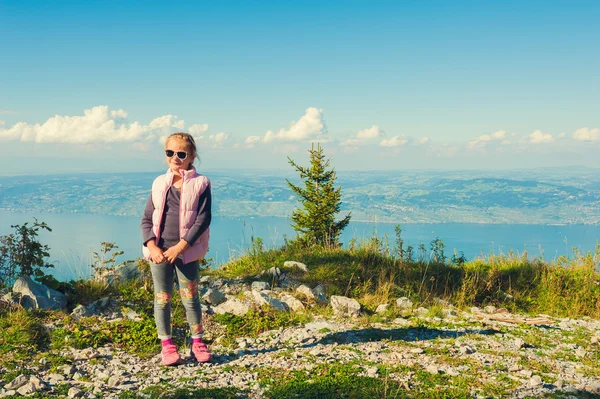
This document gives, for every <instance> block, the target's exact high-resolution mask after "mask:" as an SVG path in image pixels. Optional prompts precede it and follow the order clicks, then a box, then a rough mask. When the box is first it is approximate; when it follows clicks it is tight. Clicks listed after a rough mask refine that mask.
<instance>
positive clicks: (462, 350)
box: [458, 345, 475, 355]
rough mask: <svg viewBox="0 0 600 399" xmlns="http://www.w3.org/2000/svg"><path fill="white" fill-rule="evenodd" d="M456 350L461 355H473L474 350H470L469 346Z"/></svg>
mask: <svg viewBox="0 0 600 399" xmlns="http://www.w3.org/2000/svg"><path fill="white" fill-rule="evenodd" d="M458 350H459V351H460V353H462V354H463V355H470V354H472V353H475V350H474V349H473V348H471V347H470V346H468V345H465V346H461V347H460V348H458Z"/></svg>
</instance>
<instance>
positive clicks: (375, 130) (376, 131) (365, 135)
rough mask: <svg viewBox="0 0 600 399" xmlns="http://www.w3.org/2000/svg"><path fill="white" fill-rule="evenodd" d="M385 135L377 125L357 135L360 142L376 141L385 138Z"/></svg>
mask: <svg viewBox="0 0 600 399" xmlns="http://www.w3.org/2000/svg"><path fill="white" fill-rule="evenodd" d="M383 135H385V133H384V132H383V130H381V129H380V128H379V126H377V125H373V126H371V127H370V128H368V129H364V130H361V131H360V132H358V133H357V134H356V138H357V139H360V140H368V139H376V138H377V137H380V136H383Z"/></svg>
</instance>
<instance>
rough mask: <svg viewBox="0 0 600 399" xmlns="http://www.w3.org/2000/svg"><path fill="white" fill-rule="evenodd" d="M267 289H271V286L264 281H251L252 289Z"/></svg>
mask: <svg viewBox="0 0 600 399" xmlns="http://www.w3.org/2000/svg"><path fill="white" fill-rule="evenodd" d="M268 289H271V286H270V285H269V283H266V282H264V281H255V282H253V283H252V291H263V290H268Z"/></svg>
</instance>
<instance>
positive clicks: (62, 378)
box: [0, 240, 600, 399]
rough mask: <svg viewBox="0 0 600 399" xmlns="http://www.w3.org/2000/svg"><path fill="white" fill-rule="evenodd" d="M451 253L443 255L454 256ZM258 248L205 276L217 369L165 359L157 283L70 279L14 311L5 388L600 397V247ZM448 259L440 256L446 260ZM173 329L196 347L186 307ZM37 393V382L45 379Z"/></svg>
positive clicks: (144, 277)
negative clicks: (458, 254) (59, 296)
mask: <svg viewBox="0 0 600 399" xmlns="http://www.w3.org/2000/svg"><path fill="white" fill-rule="evenodd" d="M440 255H441V257H440ZM427 259H430V260H429V261H427V262H425V261H418V260H412V261H409V260H403V259H402V258H399V257H398V256H396V255H395V254H394V252H393V249H390V248H387V247H386V246H385V244H383V243H382V242H380V241H377V240H374V241H371V242H367V243H362V244H360V245H358V246H355V247H353V248H351V249H340V248H317V247H313V248H311V249H303V248H300V247H297V246H295V245H290V244H288V245H286V246H284V247H282V248H279V249H275V250H263V249H262V247H261V245H260V242H256V243H255V245H254V247H253V248H251V250H250V251H249V252H248V253H247V254H245V255H243V256H241V257H240V258H238V259H235V260H232V261H231V262H229V263H228V264H226V265H224V266H223V267H222V268H221V269H218V270H215V271H208V270H206V271H204V272H203V275H204V276H203V277H202V281H201V287H202V295H203V297H202V298H203V299H202V301H203V303H204V305H203V309H204V310H203V315H204V324H205V329H206V335H205V340H206V341H207V342H208V343H209V346H210V348H211V349H212V351H213V352H214V354H215V358H214V361H213V362H212V363H210V364H204V365H197V364H195V363H193V362H192V361H191V360H189V359H188V358H185V359H184V361H183V362H182V364H180V365H178V366H177V367H172V368H165V367H164V366H161V365H160V358H159V357H158V356H157V354H158V353H159V346H158V343H157V340H156V338H155V329H154V322H153V318H152V292H151V278H150V276H149V274H148V266H147V264H144V262H142V261H138V263H137V266H135V267H133V270H136V271H137V277H135V278H133V279H127V280H123V279H122V280H113V281H112V283H110V284H107V280H103V279H102V278H96V279H93V280H87V281H76V282H71V283H62V284H61V285H60V286H59V287H57V288H58V289H59V290H63V291H64V292H65V293H67V296H68V298H69V305H68V308H67V309H65V310H61V311H26V310H21V309H19V307H18V305H9V304H7V302H3V303H2V306H1V307H0V355H1V356H0V359H1V360H0V377H1V378H2V380H3V381H4V388H3V390H1V391H0V394H1V395H3V396H4V397H11V395H15V394H16V390H18V389H21V390H22V392H23V393H25V392H27V390H30V391H31V390H33V392H35V393H34V397H38V398H45V397H57V396H61V397H66V396H69V397H86V398H158V397H164V398H240V397H241V398H252V399H254V398H432V397H445V398H538V397H549V398H574V397H575V398H600V368H599V364H600V346H599V343H598V342H599V339H600V302H598V298H599V297H600V274H599V273H598V272H597V271H596V270H595V268H597V267H598V264H599V262H600V253H596V254H587V255H580V256H578V257H576V258H574V259H567V258H564V257H563V258H560V259H558V260H557V261H556V262H555V263H552V264H547V263H542V262H539V261H531V260H528V259H527V258H525V257H514V256H502V257H492V258H489V259H485V260H475V261H473V262H468V263H465V262H464V261H462V260H461V259H453V260H452V261H449V260H447V259H445V258H444V257H443V254H440V253H439V252H437V253H435V254H433V256H429V257H428V258H427ZM432 259H435V260H432ZM174 309H175V313H174V333H175V338H176V342H177V343H178V345H180V347H184V346H185V345H186V339H185V330H186V328H187V327H186V323H185V319H184V315H183V308H182V306H181V304H180V303H179V302H178V296H176V297H175V303H174ZM36 387H37V388H36Z"/></svg>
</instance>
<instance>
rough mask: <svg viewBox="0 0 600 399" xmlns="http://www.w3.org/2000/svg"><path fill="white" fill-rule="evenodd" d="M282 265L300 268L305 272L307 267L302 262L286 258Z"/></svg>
mask: <svg viewBox="0 0 600 399" xmlns="http://www.w3.org/2000/svg"><path fill="white" fill-rule="evenodd" d="M283 267H289V268H290V269H293V268H296V269H300V270H302V271H303V272H305V273H308V267H306V265H305V264H304V263H300V262H296V261H294V260H288V261H285V262H283Z"/></svg>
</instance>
